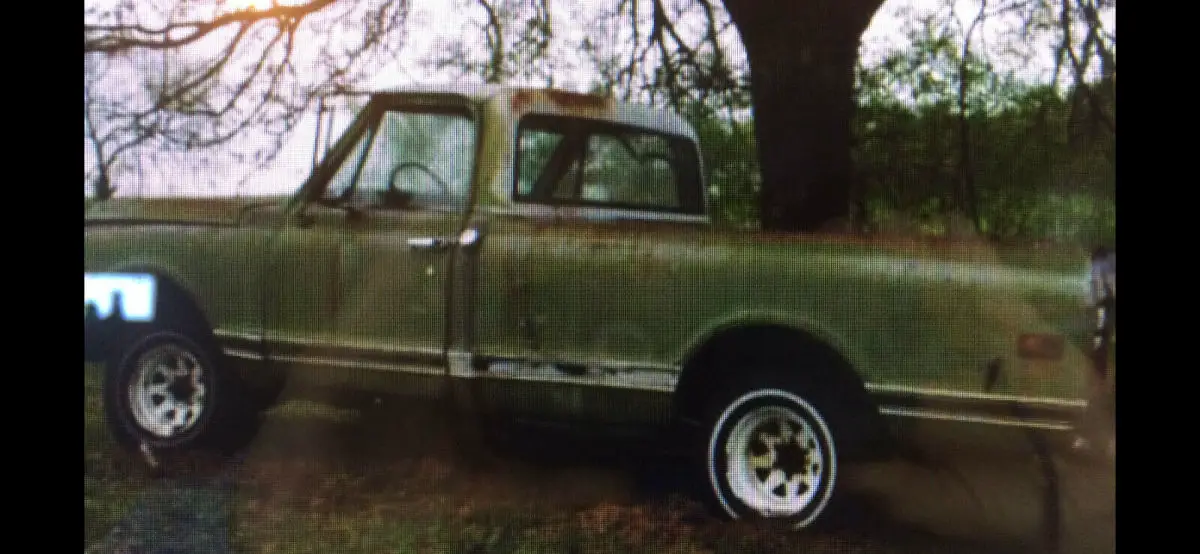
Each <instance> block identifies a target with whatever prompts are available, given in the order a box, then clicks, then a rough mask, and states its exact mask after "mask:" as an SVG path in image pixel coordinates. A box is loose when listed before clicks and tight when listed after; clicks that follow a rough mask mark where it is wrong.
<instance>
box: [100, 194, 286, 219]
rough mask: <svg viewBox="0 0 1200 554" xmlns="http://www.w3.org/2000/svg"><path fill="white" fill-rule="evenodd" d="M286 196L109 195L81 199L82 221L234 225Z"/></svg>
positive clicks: (284, 200) (281, 201)
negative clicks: (150, 196) (143, 196)
mask: <svg viewBox="0 0 1200 554" xmlns="http://www.w3.org/2000/svg"><path fill="white" fill-rule="evenodd" d="M287 200H288V197H286V196H248V197H221V198H112V199H109V200H103V201H96V200H85V201H84V208H83V209H84V212H83V213H84V215H83V220H84V224H85V225H86V224H89V223H172V224H199V225H236V224H237V223H238V222H239V221H240V220H241V218H242V216H243V215H244V214H245V213H246V212H247V211H249V210H250V209H251V208H254V207H258V206H268V205H273V204H282V203H284V202H286V201H287Z"/></svg>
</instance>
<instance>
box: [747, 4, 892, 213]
mask: <svg viewBox="0 0 1200 554" xmlns="http://www.w3.org/2000/svg"><path fill="white" fill-rule="evenodd" d="M881 3H882V0H843V1H837V0H801V1H797V2H779V3H767V2H754V0H725V7H726V9H727V10H728V12H729V14H730V17H731V18H732V19H733V22H734V24H735V25H736V26H737V28H738V31H739V33H740V34H741V37H742V44H743V45H744V46H745V48H746V56H747V58H748V60H749V62H750V86H751V98H752V99H753V101H754V130H755V135H756V138H757V139H758V156H759V162H760V167H761V168H762V176H763V185H762V192H761V194H760V197H759V208H760V210H759V213H760V216H759V217H760V219H761V222H762V226H763V228H764V229H767V230H779V231H792V232H804V231H815V230H817V229H819V228H821V227H822V226H824V225H825V224H827V223H829V222H831V221H833V220H836V219H839V218H845V217H847V216H848V215H849V212H850V203H851V196H850V191H851V185H852V184H853V182H854V166H853V163H852V160H851V157H850V153H851V146H852V144H851V141H852V131H851V120H852V118H853V116H854V109H855V102H854V66H855V62H856V61H857V59H858V47H859V39H860V38H861V36H862V33H863V32H864V31H865V30H866V28H867V25H868V24H870V22H871V17H872V16H873V15H874V14H875V11H876V10H877V9H878V8H879V5H880V4H881Z"/></svg>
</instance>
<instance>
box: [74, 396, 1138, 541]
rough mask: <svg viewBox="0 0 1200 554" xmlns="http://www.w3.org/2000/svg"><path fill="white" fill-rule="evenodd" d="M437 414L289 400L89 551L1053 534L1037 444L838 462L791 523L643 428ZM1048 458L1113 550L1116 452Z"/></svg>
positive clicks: (1067, 518)
mask: <svg viewBox="0 0 1200 554" xmlns="http://www.w3.org/2000/svg"><path fill="white" fill-rule="evenodd" d="M437 413H438V412H436V411H434V410H431V409H427V408H426V407H423V406H418V407H407V408H390V407H383V408H372V409H366V410H358V411H353V410H343V411H338V410H331V409H326V408H322V407H321V406H319V405H309V404H303V403H289V404H287V405H285V406H283V407H281V408H279V409H277V410H275V411H273V412H272V413H271V414H270V415H269V417H268V419H267V421H266V423H265V425H264V427H263V429H262V431H261V433H260V435H259V437H258V438H257V439H256V441H255V442H254V444H252V445H251V446H250V447H249V448H248V449H247V450H246V451H245V452H243V453H241V454H240V455H239V456H238V457H237V458H235V459H233V460H228V461H213V460H208V461H200V462H199V463H197V464H195V466H193V467H191V468H190V469H183V470H179V468H176V471H175V472H174V474H173V476H172V477H169V478H160V479H155V480H150V481H147V482H148V483H149V484H148V485H147V486H146V487H145V488H144V489H142V490H141V492H140V494H139V495H138V497H137V499H136V501H135V502H134V503H133V507H132V508H130V509H129V510H128V511H126V512H125V514H124V516H123V517H122V518H120V519H119V521H117V523H116V524H115V525H114V526H113V527H112V528H111V530H109V532H108V533H107V535H106V536H105V537H104V538H103V539H102V540H99V541H96V542H95V543H94V544H92V545H91V548H89V549H88V551H89V552H129V553H147V554H149V553H166V552H172V553H184V552H188V553H191V552H235V551H236V552H286V553H288V554H294V553H298V552H323V551H330V549H333V550H336V551H343V552H353V551H362V552H375V551H388V552H426V551H429V552H432V551H439V552H447V551H449V552H470V553H501V552H517V551H521V552H697V553H698V552H713V553H716V552H729V553H732V552H739V553H746V552H759V553H763V554H771V553H775V552H795V551H797V550H798V549H799V550H802V551H806V552H817V553H820V552H829V553H833V552H837V553H838V554H846V553H849V552H904V553H917V552H920V553H937V552H947V553H950V552H955V553H984V552H997V553H998V552H1022V553H1024V552H1039V551H1042V552H1044V551H1047V549H1046V548H1045V547H1046V544H1045V543H1044V542H1043V538H1044V534H1043V531H1044V529H1043V528H1042V523H1043V518H1042V516H1043V514H1042V511H1043V503H1042V499H1043V492H1044V490H1043V482H1042V479H1041V477H1040V475H1039V473H1038V471H1037V464H1036V460H1035V459H1034V458H1033V457H1032V456H1028V457H1024V458H1023V457H1022V456H1020V455H1015V456H1012V457H1011V458H1009V459H1004V460H997V459H995V457H991V458H984V457H982V456H977V455H971V454H968V453H965V452H951V453H950V455H942V456H941V457H940V458H939V459H941V460H944V462H943V463H941V464H939V465H937V466H934V465H931V464H929V463H917V462H914V461H911V460H896V461H890V462H877V463H871V464H860V465H856V466H852V467H846V468H845V473H844V480H843V482H842V483H840V484H841V485H843V486H845V488H846V490H847V491H848V492H849V493H850V494H849V495H848V496H847V498H846V500H845V501H844V502H843V503H842V504H841V505H839V506H837V512H836V513H837V515H838V517H837V520H836V522H835V524H834V525H832V526H831V527H830V528H828V529H823V530H819V531H816V530H813V531H808V532H800V533H798V532H793V531H790V530H786V529H780V528H775V527H772V526H769V525H761V524H754V523H747V522H742V523H727V522H722V521H719V520H716V519H714V518H712V517H711V516H710V515H709V512H707V511H706V510H705V509H704V507H703V506H702V505H700V504H699V503H698V502H696V501H694V500H692V498H695V494H694V493H695V489H694V488H693V484H694V481H691V480H690V478H689V476H688V473H687V472H686V471H685V470H684V469H683V468H685V467H687V466H686V465H684V460H681V459H680V458H679V457H678V456H670V455H657V454H655V455H651V454H645V453H644V452H646V451H647V449H645V448H644V446H645V445H644V444H641V443H640V442H639V441H640V440H641V439H636V438H614V437H611V436H601V435H596V434H594V433H578V432H573V433H568V432H563V431H559V430H552V429H540V428H537V429H527V430H521V429H518V430H517V431H516V432H515V433H513V434H511V435H508V436H507V437H506V438H504V439H502V442H501V443H500V444H499V445H493V446H500V448H499V449H495V448H491V449H483V450H480V449H476V448H463V445H462V444H456V442H455V440H454V438H453V437H454V435H453V434H452V433H451V432H450V430H449V429H450V426H448V425H447V424H446V422H445V421H443V420H441V419H440V418H439V417H438V416H437ZM943 454H944V453H943ZM114 455H115V454H114ZM1056 467H1058V468H1059V469H1060V478H1061V484H1062V486H1061V489H1060V492H1061V506H1062V510H1061V527H1060V528H1059V531H1060V545H1059V547H1060V548H1059V551H1060V552H1063V553H1075V552H1078V553H1085V552H1086V553H1092V552H1109V551H1113V550H1115V548H1114V545H1113V535H1114V520H1113V513H1114V510H1113V504H1114V498H1113V488H1114V478H1113V475H1112V469H1111V467H1107V468H1105V467H1100V466H1095V465H1092V466H1087V465H1079V464H1069V463H1066V462H1065V461H1062V460H1058V461H1057V466H1056Z"/></svg>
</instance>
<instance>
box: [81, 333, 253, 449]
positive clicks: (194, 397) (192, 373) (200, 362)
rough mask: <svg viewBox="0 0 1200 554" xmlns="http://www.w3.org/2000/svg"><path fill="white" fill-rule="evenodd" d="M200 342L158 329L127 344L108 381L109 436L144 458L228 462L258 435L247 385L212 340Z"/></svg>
mask: <svg viewBox="0 0 1200 554" xmlns="http://www.w3.org/2000/svg"><path fill="white" fill-rule="evenodd" d="M197 335H201V336H203V335H202V334H201V333H197V332H186V331H181V330H176V329H171V328H162V327H153V328H148V329H144V330H142V331H140V332H135V333H134V334H133V336H131V337H129V338H128V340H125V341H123V344H124V347H123V348H121V349H120V351H119V352H118V353H117V354H116V355H115V356H114V357H113V358H112V359H111V360H110V361H109V364H108V368H107V371H106V372H105V381H104V407H105V415H106V419H107V423H108V428H109V430H110V432H111V433H112V435H113V437H114V438H115V439H116V441H117V442H118V443H119V444H120V445H122V446H123V447H125V448H129V449H131V450H133V449H136V450H140V451H142V452H143V454H145V450H146V449H147V448H148V449H150V450H151V451H153V452H154V453H156V454H162V455H168V456H170V455H175V454H184V453H190V452H197V451H205V452H210V453H217V454H222V455H224V454H231V453H233V452H234V451H236V450H238V449H240V448H242V447H244V446H245V445H246V444H248V443H249V441H250V440H251V439H252V438H253V437H254V435H255V434H256V433H257V430H258V424H259V421H260V419H261V418H260V417H259V415H258V413H257V412H256V411H255V410H254V409H253V405H252V404H251V403H250V402H248V401H247V397H246V394H245V391H244V389H243V387H242V386H241V383H240V382H239V381H238V380H237V378H236V377H235V376H234V375H233V374H231V372H229V371H227V369H226V367H224V366H223V365H222V364H221V362H222V361H223V360H222V358H221V357H220V356H218V355H216V354H215V352H216V349H215V347H213V346H212V342H211V340H206V339H205V338H199V337H197ZM147 456H149V455H148V454H147ZM150 463H151V464H152V465H153V464H154V463H155V462H150Z"/></svg>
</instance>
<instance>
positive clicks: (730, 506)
mask: <svg viewBox="0 0 1200 554" xmlns="http://www.w3.org/2000/svg"><path fill="white" fill-rule="evenodd" d="M727 398H728V399H727V400H726V401H723V402H720V403H718V404H717V406H715V408H716V409H715V410H714V411H713V415H712V418H711V419H710V421H711V424H710V426H709V440H708V448H707V452H706V462H707V466H708V480H709V486H710V489H711V492H712V493H713V496H714V497H715V500H716V502H717V504H718V505H719V506H720V508H721V509H722V510H723V511H724V512H725V514H727V515H728V516H729V517H731V518H734V519H748V518H758V519H773V520H783V521H787V522H789V523H790V524H791V525H792V526H793V527H795V528H803V527H808V526H810V525H812V524H813V523H814V522H816V521H817V520H818V519H819V518H820V517H821V515H822V514H823V513H824V512H825V510H826V508H827V507H828V505H829V502H830V499H831V498H832V496H833V492H834V487H835V483H836V480H837V474H838V454H837V448H836V446H835V441H834V439H833V433H832V432H831V431H830V425H829V424H828V422H827V421H826V417H827V416H826V415H825V414H824V413H823V412H822V411H821V410H820V409H818V408H817V407H816V405H814V403H813V402H811V401H810V400H809V399H806V398H805V397H804V396H802V394H801V393H800V392H799V391H798V390H797V387H794V386H788V385H787V384H785V383H781V382H770V383H767V384H763V385H758V386H750V387H744V388H742V389H740V390H739V391H738V392H737V393H735V394H733V395H731V396H730V397H727Z"/></svg>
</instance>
